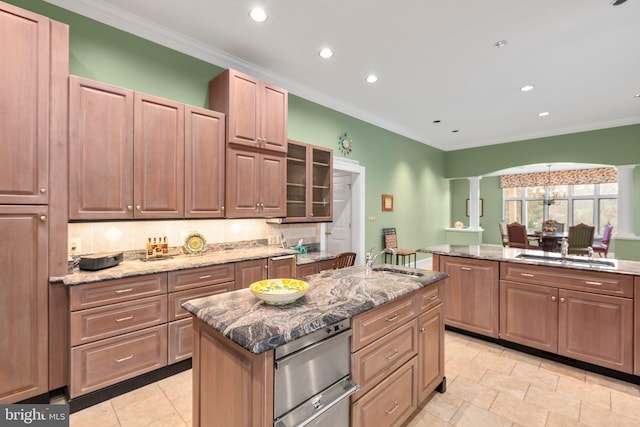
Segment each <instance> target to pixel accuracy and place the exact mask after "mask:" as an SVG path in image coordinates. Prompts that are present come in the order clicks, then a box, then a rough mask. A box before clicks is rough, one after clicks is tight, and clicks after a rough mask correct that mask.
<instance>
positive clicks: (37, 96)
mask: <svg viewBox="0 0 640 427" xmlns="http://www.w3.org/2000/svg"><path fill="white" fill-rule="evenodd" d="M50 26H51V25H50V21H49V19H48V18H46V17H44V16H40V15H36V14H35V13H31V12H28V11H26V10H23V9H19V8H17V7H14V6H12V5H9V4H6V3H2V4H0V29H1V30H0V35H1V36H0V52H2V60H1V61H0V76H2V79H0V105H2V106H3V108H2V116H1V117H2V119H1V120H2V125H0V146H1V148H2V150H1V152H2V155H0V204H34V205H35V204H46V203H48V201H49V190H50V189H49V119H50V117H49V114H50V105H49V96H50V80H49V77H50V70H51V68H50V63H49V60H50V56H49V54H50V42H51V40H50ZM5 106H6V108H4V107H5Z"/></svg>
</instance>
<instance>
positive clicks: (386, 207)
mask: <svg viewBox="0 0 640 427" xmlns="http://www.w3.org/2000/svg"><path fill="white" fill-rule="evenodd" d="M382 211H383V212H384V211H389V212H391V211H393V196H392V195H391V194H383V195H382Z"/></svg>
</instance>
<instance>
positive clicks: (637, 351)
mask: <svg viewBox="0 0 640 427" xmlns="http://www.w3.org/2000/svg"><path fill="white" fill-rule="evenodd" d="M634 287H635V297H634V299H633V313H634V314H633V318H634V324H633V336H634V338H633V343H634V351H633V354H634V356H635V362H634V363H633V370H634V372H633V373H634V374H635V375H640V277H636V278H635V279H634Z"/></svg>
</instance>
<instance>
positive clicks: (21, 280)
mask: <svg viewBox="0 0 640 427" xmlns="http://www.w3.org/2000/svg"><path fill="white" fill-rule="evenodd" d="M0 11H1V9H0ZM2 13H4V12H2ZM0 16H1V15H0ZM0 19H5V18H4V17H2V18H0ZM0 31H2V30H0ZM47 216H48V208H47V206H28V205H15V206H9V205H5V206H0V244H1V246H2V247H3V250H2V251H0V265H1V266H2V273H1V274H0V289H2V298H0V313H2V318H3V320H2V322H0V342H1V345H0V347H1V348H2V352H0V362H1V363H0V378H2V380H1V381H0V403H3V404H6V403H15V402H19V401H21V400H24V399H28V398H30V397H33V396H37V395H39V394H43V393H47V392H48V391H49V388H48V380H49V379H48V336H49V335H48V334H49V331H48V314H47V313H48V311H47V307H48V304H49V302H48V287H49V280H48V279H49V277H48V268H47V264H48V224H47Z"/></svg>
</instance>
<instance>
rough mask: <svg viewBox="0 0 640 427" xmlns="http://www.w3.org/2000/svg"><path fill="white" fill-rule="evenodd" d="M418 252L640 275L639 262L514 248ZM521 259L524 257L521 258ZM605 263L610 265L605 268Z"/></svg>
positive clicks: (463, 247)
mask: <svg viewBox="0 0 640 427" xmlns="http://www.w3.org/2000/svg"><path fill="white" fill-rule="evenodd" d="M417 252H422V253H430V254H437V255H451V256H459V257H463V258H476V259H485V260H492V261H504V262H517V263H523V264H534V265H546V266H549V267H563V268H572V269H577V270H590V271H602V272H611V273H619V274H633V275H640V262H638V261H627V260H622V259H612V258H600V257H599V256H597V255H596V256H594V257H593V259H592V262H589V259H588V258H587V257H586V256H580V255H569V256H566V257H564V258H563V257H561V255H560V254H559V253H556V252H543V251H540V250H535V249H513V248H508V247H503V246H501V245H438V246H430V247H428V248H424V249H418V250H417ZM522 256H524V257H525V258H520V257H522ZM526 257H528V258H526ZM536 257H540V258H536ZM543 258H544V259H543ZM605 263H607V264H609V265H605Z"/></svg>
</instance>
